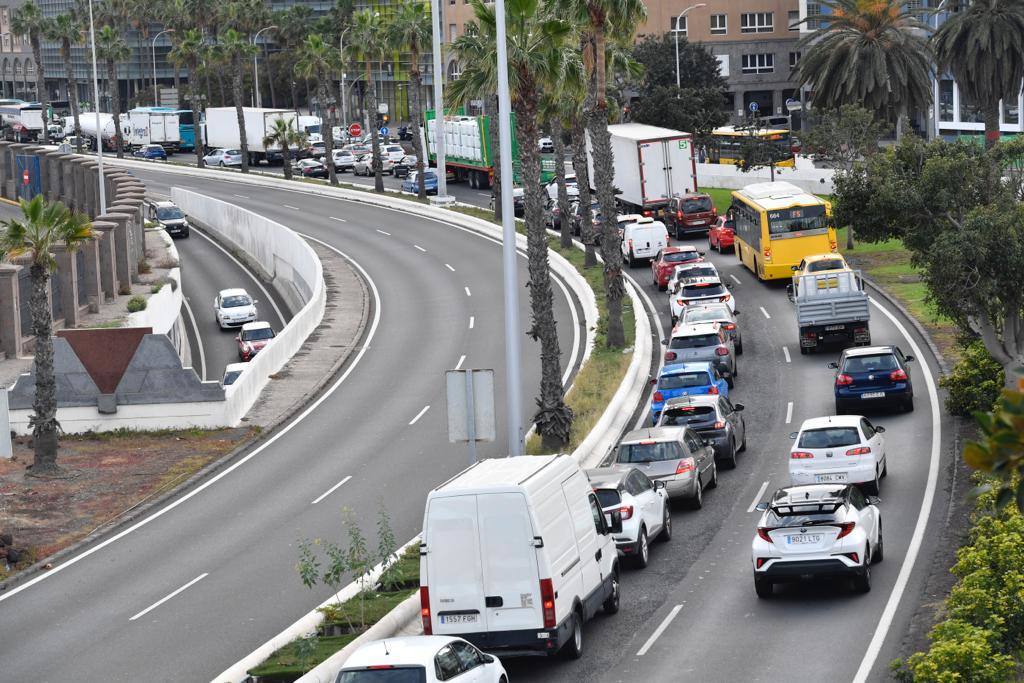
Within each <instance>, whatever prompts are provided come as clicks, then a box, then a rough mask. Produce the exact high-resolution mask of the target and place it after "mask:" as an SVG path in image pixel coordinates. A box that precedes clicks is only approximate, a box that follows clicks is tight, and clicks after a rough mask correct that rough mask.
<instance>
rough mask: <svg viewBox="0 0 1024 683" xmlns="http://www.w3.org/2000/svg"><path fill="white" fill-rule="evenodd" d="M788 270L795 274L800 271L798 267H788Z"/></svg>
mask: <svg viewBox="0 0 1024 683" xmlns="http://www.w3.org/2000/svg"><path fill="white" fill-rule="evenodd" d="M789 269H790V270H792V271H793V272H794V273H795V272H796V271H798V270H800V266H790V267H789Z"/></svg>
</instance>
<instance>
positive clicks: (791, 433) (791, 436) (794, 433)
mask: <svg viewBox="0 0 1024 683" xmlns="http://www.w3.org/2000/svg"><path fill="white" fill-rule="evenodd" d="M797 434H799V432H790V433H789V438H791V439H795V438H796V437H797Z"/></svg>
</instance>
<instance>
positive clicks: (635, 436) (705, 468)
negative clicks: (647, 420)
mask: <svg viewBox="0 0 1024 683" xmlns="http://www.w3.org/2000/svg"><path fill="white" fill-rule="evenodd" d="M612 462H613V463H614V464H618V465H631V466H633V467H635V468H637V469H638V470H640V471H641V472H643V473H644V474H645V475H647V477H648V478H650V479H652V480H654V481H664V482H665V490H666V492H667V493H668V496H669V498H683V499H685V500H686V501H687V502H688V503H689V505H690V507H692V508H694V509H697V508H700V507H702V506H703V505H704V489H706V488H707V489H713V488H715V487H716V486H718V466H717V465H716V464H715V451H714V449H713V448H712V447H711V445H710V443H709V442H708V441H707V440H706V439H704V438H702V437H701V436H700V435H698V434H697V432H695V431H693V430H692V429H690V428H689V427H648V428H646V429H637V430H634V431H632V432H629V433H627V434H626V435H625V436H624V437H623V438H622V441H621V442H620V443H619V445H618V447H617V448H616V449H615V456H614V459H613V461H612Z"/></svg>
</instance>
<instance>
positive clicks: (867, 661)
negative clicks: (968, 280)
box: [853, 298, 942, 683]
mask: <svg viewBox="0 0 1024 683" xmlns="http://www.w3.org/2000/svg"><path fill="white" fill-rule="evenodd" d="M870 301H871V303H872V304H873V305H874V306H875V308H877V309H878V310H880V311H881V312H882V313H883V314H884V315H885V317H887V318H889V320H891V321H892V324H893V325H895V326H896V329H897V330H899V331H900V334H902V335H903V337H904V338H905V339H906V340H907V343H908V344H909V346H910V349H911V351H913V353H914V355H915V356H916V357H917V358H920V359H921V361H922V362H921V370H922V371H923V372H924V381H925V385H926V386H927V387H928V401H929V402H930V403H931V408H932V449H931V460H930V461H929V462H928V481H927V483H926V484H925V489H924V497H923V498H922V499H921V509H920V511H919V512H918V513H917V524H916V525H915V526H914V535H913V536H911V537H910V543H909V544H908V545H907V554H906V555H905V556H904V558H903V564H902V565H900V573H899V575H898V576H897V577H896V585H894V586H893V588H892V593H890V594H889V601H888V602H886V604H885V610H884V611H883V612H882V616H881V618H880V619H879V620H878V626H877V627H876V628H875V634H874V635H873V636H872V637H871V642H870V643H869V644H868V649H867V651H866V652H865V653H864V659H862V660H861V663H860V668H858V669H857V674H856V675H855V676H854V677H853V681H854V683H864V681H866V680H867V679H868V675H869V674H870V673H871V669H872V667H874V665H875V660H876V659H878V653H879V652H881V650H882V645H883V644H884V643H885V637H886V635H887V634H888V633H889V628H890V627H891V626H892V620H893V619H894V618H895V616H896V609H897V608H898V607H899V605H900V599H901V598H902V597H903V593H904V592H905V591H906V590H907V584H908V583H909V582H910V574H911V573H912V572H913V571H914V563H915V562H916V561H917V555H918V553H919V552H920V551H921V543H922V542H923V541H924V532H925V529H926V528H927V526H928V516H929V515H930V514H931V509H932V501H933V500H934V499H935V487H936V484H937V483H938V480H939V441H940V439H941V438H942V423H941V422H940V421H939V394H938V392H937V391H936V389H935V378H934V377H932V371H931V368H929V367H928V362H927V361H926V360H924V359H925V356H924V354H923V353H921V349H920V347H918V345H917V342H915V341H914V338H913V337H912V336H910V333H909V332H908V331H907V328H905V327H904V326H903V323H901V322H900V321H899V319H898V318H897V317H896V316H895V315H893V314H892V313H890V312H889V311H888V309H886V308H885V307H884V306H881V305H880V304H879V303H878V302H877V301H875V299H874V298H870Z"/></svg>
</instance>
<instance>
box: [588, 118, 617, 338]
mask: <svg viewBox="0 0 1024 683" xmlns="http://www.w3.org/2000/svg"><path fill="white" fill-rule="evenodd" d="M587 128H588V130H589V131H590V144H591V145H592V148H593V151H592V153H593V158H594V185H595V186H596V188H597V201H598V203H599V204H600V206H601V227H600V235H601V242H600V245H601V258H602V259H603V260H604V292H605V299H606V305H607V307H608V334H607V340H606V341H607V344H608V346H609V348H613V349H615V348H621V347H623V346H625V345H626V333H625V329H624V328H623V325H622V298H623V297H624V296H625V294H626V288H625V285H624V284H623V281H622V251H620V248H619V231H618V228H617V226H616V223H615V216H616V210H615V190H614V188H613V187H612V182H613V176H612V163H613V162H614V156H613V155H612V145H611V136H610V135H609V134H608V118H607V115H606V113H605V110H604V109H600V108H595V109H594V110H593V111H591V112H589V113H588V115H587Z"/></svg>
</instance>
